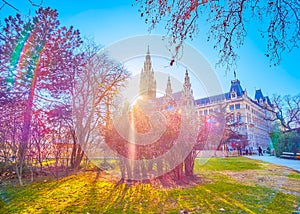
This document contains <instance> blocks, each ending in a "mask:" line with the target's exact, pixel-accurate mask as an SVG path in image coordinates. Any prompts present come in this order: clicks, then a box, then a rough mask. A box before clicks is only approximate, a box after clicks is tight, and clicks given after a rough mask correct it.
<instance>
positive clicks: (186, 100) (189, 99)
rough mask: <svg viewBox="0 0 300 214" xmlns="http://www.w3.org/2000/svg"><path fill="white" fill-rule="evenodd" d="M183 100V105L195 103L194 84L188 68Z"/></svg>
mask: <svg viewBox="0 0 300 214" xmlns="http://www.w3.org/2000/svg"><path fill="white" fill-rule="evenodd" d="M182 102H183V105H193V103H194V95H193V90H192V85H191V82H190V77H189V73H188V70H187V69H186V70H185V77H184V84H183V93H182Z"/></svg>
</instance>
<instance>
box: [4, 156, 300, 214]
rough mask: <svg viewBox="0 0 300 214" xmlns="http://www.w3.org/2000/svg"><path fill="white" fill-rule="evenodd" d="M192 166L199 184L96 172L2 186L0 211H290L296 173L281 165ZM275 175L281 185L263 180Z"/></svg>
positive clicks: (217, 162) (233, 161) (295, 200)
mask: <svg viewBox="0 0 300 214" xmlns="http://www.w3.org/2000/svg"><path fill="white" fill-rule="evenodd" d="M195 169H196V170H195V171H196V173H197V176H198V177H199V180H200V181H201V182H200V183H198V184H197V183H196V184H194V185H185V186H177V187H175V186H174V187H169V188H165V187H159V186H155V187H154V186H153V185H150V184H133V185H125V184H120V185H116V183H115V182H112V181H109V179H107V178H106V177H105V176H102V174H100V175H99V174H98V173H97V172H82V173H78V174H77V175H72V176H69V177H65V178H63V179H60V180H58V181H47V182H43V181H41V182H35V183H31V184H29V185H27V186H25V187H19V186H18V187H13V186H6V187H5V188H3V189H2V190H1V198H2V200H0V213H90V214H91V213H178V211H180V210H186V211H188V212H190V213H292V211H295V210H296V208H297V206H298V205H299V203H300V190H298V189H295V188H294V186H293V188H292V189H289V188H288V185H295V186H296V187H297V185H299V188H300V180H299V174H298V173H295V172H293V171H290V170H288V169H286V168H281V167H278V166H276V167H275V166H274V165H271V164H266V163H262V162H259V161H255V160H250V159H247V158H242V157H233V158H211V159H207V160H205V159H197V160H196V163H195ZM237 175H239V176H240V175H242V176H244V178H243V179H240V177H237ZM245 175H252V176H249V177H250V178H249V177H248V176H245ZM276 176H284V178H285V179H286V182H284V184H283V185H282V186H284V185H285V184H286V186H287V187H286V188H287V189H286V188H282V189H280V188H276V187H273V186H272V185H270V184H269V183H268V182H267V181H269V180H270V179H271V178H275V179H274V181H275V180H276V178H278V177H276ZM254 177H255V178H257V180H255V179H253V178H254ZM262 178H265V180H266V182H264V180H261V179H262ZM266 178H268V179H269V180H267V179H266ZM280 178H282V177H280ZM271 180H272V179H271Z"/></svg>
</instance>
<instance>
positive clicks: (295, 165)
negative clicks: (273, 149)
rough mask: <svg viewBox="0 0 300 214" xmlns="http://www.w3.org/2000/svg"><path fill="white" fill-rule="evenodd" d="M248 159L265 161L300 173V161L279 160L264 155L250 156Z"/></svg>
mask: <svg viewBox="0 0 300 214" xmlns="http://www.w3.org/2000/svg"><path fill="white" fill-rule="evenodd" d="M245 157H247V158H251V159H255V160H261V161H265V162H268V163H273V164H277V165H281V166H286V167H289V168H291V169H294V170H296V171H298V172H300V160H290V159H284V158H277V157H275V156H269V155H264V156H258V155H251V156H250V155H249V156H245Z"/></svg>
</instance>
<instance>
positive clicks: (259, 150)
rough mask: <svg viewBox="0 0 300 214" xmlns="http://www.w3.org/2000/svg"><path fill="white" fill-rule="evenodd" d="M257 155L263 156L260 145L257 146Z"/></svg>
mask: <svg viewBox="0 0 300 214" xmlns="http://www.w3.org/2000/svg"><path fill="white" fill-rule="evenodd" d="M258 155H259V156H263V153H262V148H261V147H260V146H259V147H258Z"/></svg>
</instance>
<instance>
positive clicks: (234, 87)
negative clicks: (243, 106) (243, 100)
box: [229, 79, 244, 97]
mask: <svg viewBox="0 0 300 214" xmlns="http://www.w3.org/2000/svg"><path fill="white" fill-rule="evenodd" d="M232 91H235V93H236V95H237V96H238V97H240V96H243V94H244V90H243V88H242V86H241V83H240V81H239V80H238V79H235V80H231V86H230V90H229V93H230V94H231V93H232Z"/></svg>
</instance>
